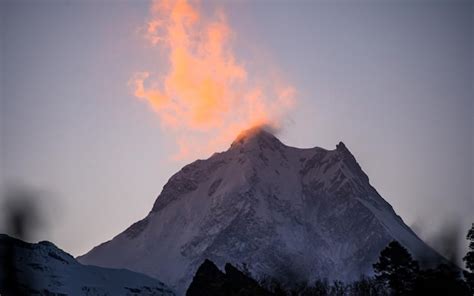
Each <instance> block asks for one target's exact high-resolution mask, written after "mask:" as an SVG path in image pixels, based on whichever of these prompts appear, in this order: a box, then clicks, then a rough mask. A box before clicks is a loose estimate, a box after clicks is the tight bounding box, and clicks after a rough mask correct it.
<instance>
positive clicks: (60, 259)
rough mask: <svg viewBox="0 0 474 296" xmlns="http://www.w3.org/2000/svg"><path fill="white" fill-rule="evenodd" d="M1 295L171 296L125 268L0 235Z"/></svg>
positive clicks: (148, 280)
mask: <svg viewBox="0 0 474 296" xmlns="http://www.w3.org/2000/svg"><path fill="white" fill-rule="evenodd" d="M0 267H1V269H0V270H1V272H0V295H15V296H18V295H90V296H96V295H101V296H105V295H111V296H112V295H114V296H115V295H148V296H151V295H156V296H158V295H166V296H171V295H174V293H173V291H172V290H171V289H169V288H168V287H166V286H165V285H164V284H163V283H161V282H160V281H158V280H156V279H153V278H150V277H148V276H146V275H143V274H139V273H136V272H132V271H129V270H124V269H109V268H102V267H97V266H86V265H82V264H80V263H78V262H77V261H76V260H75V259H74V258H73V257H72V256H71V255H69V254H67V253H65V252H64V251H62V250H60V249H59V248H58V247H56V246H55V245H54V244H52V243H50V242H46V241H43V242H40V243H37V244H30V243H26V242H23V241H21V240H18V239H14V238H11V237H9V236H7V235H2V234H0Z"/></svg>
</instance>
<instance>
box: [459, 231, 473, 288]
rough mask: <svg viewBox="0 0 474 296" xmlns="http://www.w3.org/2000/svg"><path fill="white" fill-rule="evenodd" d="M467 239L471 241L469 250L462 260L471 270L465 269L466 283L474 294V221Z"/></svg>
mask: <svg viewBox="0 0 474 296" xmlns="http://www.w3.org/2000/svg"><path fill="white" fill-rule="evenodd" d="M466 239H467V240H468V241H469V251H468V252H467V254H466V256H464V258H463V259H462V260H463V261H464V262H465V263H466V268H467V269H469V270H470V272H469V271H464V277H465V278H466V283H467V285H468V286H469V289H470V290H471V293H472V294H474V223H473V224H472V226H471V229H469V231H468V232H467V236H466Z"/></svg>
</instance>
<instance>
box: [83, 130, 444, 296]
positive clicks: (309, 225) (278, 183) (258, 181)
mask: <svg viewBox="0 0 474 296" xmlns="http://www.w3.org/2000/svg"><path fill="white" fill-rule="evenodd" d="M392 240H397V241H399V242H400V243H401V244H403V245H404V246H405V247H406V248H407V249H408V250H409V251H410V252H411V253H412V254H413V255H414V257H415V258H417V259H422V258H425V257H430V258H436V260H438V259H439V260H441V259H440V258H441V257H440V256H439V255H438V254H437V253H435V252H434V251H433V250H432V249H431V248H429V247H428V246H427V245H426V244H425V243H424V242H423V241H421V240H420V239H419V238H418V237H417V236H416V234H415V233H414V232H413V231H412V230H411V229H410V228H409V227H408V226H407V225H406V224H405V223H404V222H403V221H402V219H401V218H400V217H399V216H397V215H396V213H395V212H394V210H393V209H392V207H391V206H390V205H389V204H388V203H387V202H386V201H385V200H384V199H383V198H382V197H381V196H380V195H379V194H378V193H377V191H376V190H375V189H374V188H373V187H372V186H371V185H370V183H369V178H368V176H367V175H366V174H365V173H364V172H363V171H362V169H361V167H360V166H359V164H358V163H357V161H356V159H355V157H354V156H353V155H352V153H351V152H350V151H349V149H348V148H347V147H346V146H345V145H344V144H343V143H342V142H341V143H339V144H338V145H337V146H336V149H334V150H325V149H322V148H318V147H315V148H310V149H299V148H294V147H289V146H286V145H284V144H283V143H282V142H280V141H279V140H278V139H277V138H276V137H275V136H273V135H272V134H271V133H270V132H268V131H265V130H262V129H252V130H248V131H246V132H244V133H242V134H241V135H239V136H238V137H237V138H236V140H235V141H234V142H233V143H232V145H231V147H230V148H229V149H228V150H227V151H225V152H221V153H215V154H214V155H213V156H211V157H210V158H209V159H206V160H197V161H195V162H193V163H191V164H189V165H187V166H185V167H183V168H182V169H181V170H180V171H179V172H178V173H176V174H175V175H173V176H172V177H171V178H170V179H169V181H168V183H167V184H166V185H165V186H164V187H163V190H162V192H161V194H160V195H159V196H158V198H157V199H156V201H155V204H154V205H153V208H152V210H151V211H150V213H149V214H148V215H147V216H146V217H145V218H144V219H142V220H140V221H138V222H136V223H135V224H133V225H131V226H130V227H129V228H128V229H126V230H125V231H124V232H122V233H120V234H119V235H117V236H116V237H114V238H113V239H112V240H111V241H108V242H106V243H103V244H101V245H99V246H97V247H95V248H94V249H92V250H91V251H90V252H89V253H87V254H85V255H84V256H81V257H79V258H78V259H79V261H80V262H82V263H85V264H94V265H99V266H105V267H116V268H127V269H131V270H134V271H138V272H142V273H145V274H148V275H150V276H154V277H157V278H159V279H160V280H162V281H164V282H165V283H167V284H168V285H171V286H172V287H173V288H176V290H177V291H178V292H181V293H182V292H184V291H185V290H186V288H187V286H188V285H189V283H190V281H191V279H192V277H193V275H194V273H195V272H196V270H197V268H198V267H199V266H200V265H201V263H202V262H204V260H205V259H206V258H209V259H211V260H212V261H213V262H215V263H216V264H217V265H218V266H219V267H221V268H222V267H223V266H224V264H225V263H226V262H229V263H231V264H233V265H234V266H240V265H241V264H244V263H245V264H246V266H247V267H248V269H249V270H250V272H251V273H252V276H253V277H254V278H257V279H259V278H265V277H273V278H276V279H278V280H280V281H283V282H285V281H286V282H289V283H290V282H293V283H294V282H302V281H308V282H311V281H313V280H315V279H318V278H320V279H323V278H327V279H330V280H335V279H338V280H343V281H350V280H355V279H358V278H359V277H360V276H362V275H369V274H371V272H372V263H374V262H375V261H376V260H377V258H378V255H379V253H380V251H381V250H382V249H383V248H384V247H385V246H386V245H387V244H388V243H389V242H390V241H392Z"/></svg>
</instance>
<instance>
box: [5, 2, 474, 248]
mask: <svg viewBox="0 0 474 296" xmlns="http://www.w3.org/2000/svg"><path fill="white" fill-rule="evenodd" d="M0 5H1V6H0V9H1V15H2V19H1V24H0V32H1V55H0V58H1V64H0V65H1V75H2V76H1V85H0V86H1V112H0V117H1V163H0V167H1V169H2V174H3V180H4V182H3V184H4V185H5V184H10V185H11V184H16V185H24V186H28V187H29V188H33V189H34V190H38V191H40V192H41V193H42V194H41V195H40V196H39V197H38V199H39V200H40V201H42V208H43V212H44V213H45V214H46V216H47V218H45V220H46V223H45V224H44V225H43V226H44V227H43V228H42V231H41V232H39V233H37V234H36V235H35V237H34V239H47V240H51V241H53V242H54V243H56V244H57V245H58V246H60V247H61V248H63V249H65V250H66V251H68V252H70V253H72V254H73V255H79V254H82V253H84V252H86V251H88V250H89V249H90V248H92V247H93V246H95V245H97V244H99V243H101V242H104V241H106V240H109V239H110V238H112V237H113V236H114V235H116V234H118V233H119V232H121V231H122V230H124V229H125V228H126V227H128V226H129V225H130V224H132V223H133V222H135V221H136V220H138V219H140V218H142V217H144V216H145V215H146V214H147V213H148V211H149V210H151V207H152V204H153V202H154V200H155V198H156V196H157V195H158V194H159V193H160V191H161V188H162V186H163V185H164V184H165V182H166V181H167V180H168V178H169V177H170V176H171V175H172V174H173V173H175V172H176V171H178V170H179V169H180V168H181V167H182V166H183V165H184V164H186V163H187V161H173V160H171V159H170V157H169V156H170V155H171V154H173V152H174V150H176V146H175V142H174V140H173V139H172V138H171V137H170V134H168V133H165V132H164V130H163V128H162V126H161V123H160V120H159V118H158V117H157V115H156V114H155V113H153V112H152V111H151V109H150V108H149V107H148V106H147V105H146V104H144V103H143V102H140V101H139V100H137V99H136V98H134V97H133V95H132V93H131V90H130V87H129V86H128V85H127V84H128V81H129V80H130V77H131V76H132V74H133V73H134V72H137V71H145V70H153V69H154V68H159V67H162V64H163V61H161V60H160V56H159V55H157V50H156V48H152V47H151V46H150V45H149V44H148V43H147V42H145V40H144V38H143V36H142V34H140V32H139V28H140V27H141V26H143V24H144V23H145V22H146V20H147V18H148V16H149V2H145V1H139V2H137V1H118V2H112V1H86V2H80V1H29V2H25V1H2V2H1V4H0ZM202 6H203V9H204V10H213V8H214V7H216V6H218V7H221V8H222V9H223V11H224V12H225V14H226V16H227V21H228V23H229V26H230V27H231V28H232V30H233V32H234V34H235V35H234V37H235V39H234V42H233V49H234V52H235V53H236V56H237V58H238V59H241V60H243V61H245V62H246V63H248V64H249V65H251V64H252V61H253V60H252V58H253V57H255V56H259V57H262V55H263V57H264V60H268V61H271V63H272V65H276V66H277V67H278V69H279V70H280V71H281V72H282V73H284V75H285V79H287V80H288V81H289V82H291V84H292V85H293V86H294V88H295V89H296V90H297V96H296V97H297V105H296V107H295V109H294V110H293V111H292V112H291V113H290V114H289V115H288V116H287V117H286V118H285V120H284V129H283V130H282V132H281V133H280V134H279V135H278V136H279V137H280V139H281V140H282V141H283V142H284V143H285V144H287V145H291V146H296V147H313V146H320V147H323V148H327V149H334V148H335V145H336V144H337V143H338V142H339V141H341V140H342V141H344V142H345V143H346V145H347V146H348V148H349V149H350V150H351V152H352V153H353V154H354V155H355V157H356V158H357V160H358V161H359V163H360V164H361V166H362V168H363V169H364V171H365V172H366V173H367V174H368V175H369V177H370V180H371V183H372V185H374V187H375V188H377V190H378V191H379V192H380V193H381V195H382V196H383V197H384V198H385V199H386V200H387V201H388V202H389V203H390V204H391V205H392V206H393V207H394V209H395V210H396V212H397V213H398V214H399V215H400V216H401V217H402V218H403V219H404V221H405V222H406V223H407V224H408V225H413V226H414V228H415V230H416V231H417V233H418V234H419V235H420V236H421V237H422V238H424V239H427V240H428V241H429V242H434V241H436V239H435V236H436V232H437V231H439V230H441V229H443V225H451V224H452V223H456V222H458V223H459V226H460V230H459V231H460V233H459V237H460V238H461V239H462V237H464V235H465V232H466V231H467V229H468V227H469V226H470V223H471V222H474V187H473V186H474V185H473V184H474V177H473V167H474V155H473V151H474V139H473V134H474V122H473V115H474V110H473V100H474V99H473V98H474V91H473V83H474V76H473V60H474V59H473V58H474V56H473V55H474V48H473V47H474V46H473V43H474V42H473V38H474V36H473V35H474V34H473V27H474V24H473V13H474V8H473V4H472V2H471V1H465V2H459V1H446V2H444V1H443V2H432V1H403V2H401V1H381V2H375V1H370V2H364V1H356V2H343V1H335V2H334V1H331V2H329V1H328V2H322V1H311V2H304V1H291V2H290V1H263V0H260V1H252V2H248V1H229V2H223V3H217V2H209V1H202ZM228 144H229V145H230V143H228ZM226 148H227V147H225V146H223V147H221V150H224V149H226ZM208 156H209V155H202V156H201V158H207V157H208ZM463 243H464V242H463Z"/></svg>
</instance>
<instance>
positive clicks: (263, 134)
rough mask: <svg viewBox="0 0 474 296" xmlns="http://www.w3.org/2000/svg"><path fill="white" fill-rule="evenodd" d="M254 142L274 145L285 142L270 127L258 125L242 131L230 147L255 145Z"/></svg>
mask: <svg viewBox="0 0 474 296" xmlns="http://www.w3.org/2000/svg"><path fill="white" fill-rule="evenodd" d="M253 143H257V144H258V143H266V144H270V145H272V146H273V145H277V146H279V145H283V143H281V141H280V140H278V138H277V137H275V136H274V135H273V133H272V131H271V128H270V127H267V126H256V127H252V128H250V129H247V130H244V131H242V132H241V133H240V134H239V135H238V136H237V137H236V138H235V140H234V141H233V142H232V144H231V146H230V147H231V148H233V147H241V146H253V145H254V144H253Z"/></svg>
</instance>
